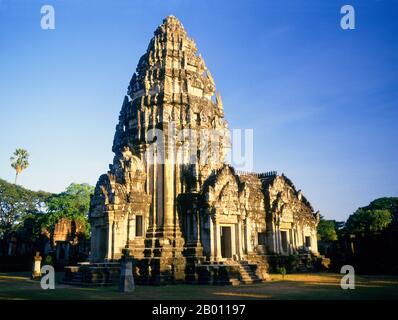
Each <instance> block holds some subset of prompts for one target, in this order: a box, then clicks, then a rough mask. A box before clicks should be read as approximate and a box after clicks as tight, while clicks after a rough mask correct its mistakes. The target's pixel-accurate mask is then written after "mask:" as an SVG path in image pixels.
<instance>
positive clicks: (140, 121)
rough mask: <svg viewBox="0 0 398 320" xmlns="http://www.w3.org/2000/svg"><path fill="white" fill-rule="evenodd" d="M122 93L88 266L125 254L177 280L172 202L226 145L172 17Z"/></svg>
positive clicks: (209, 87)
mask: <svg viewBox="0 0 398 320" xmlns="http://www.w3.org/2000/svg"><path fill="white" fill-rule="evenodd" d="M127 94H128V96H126V97H125V98H124V102H123V105H122V109H121V112H120V116H119V123H118V125H117V127H116V134H115V138H114V143H113V148H112V150H113V152H114V154H115V157H114V160H113V164H112V165H110V171H109V172H108V173H107V174H106V175H103V176H101V178H100V180H99V182H98V184H97V187H96V192H95V195H94V197H93V199H92V203H91V212H90V220H91V224H92V260H93V261H101V260H103V259H108V260H115V259H119V258H120V255H121V252H122V249H123V248H126V249H129V250H131V254H132V255H133V256H134V257H135V258H141V259H144V258H145V259H146V260H145V259H144V260H145V263H147V264H148V267H150V268H148V270H149V271H148V272H152V274H153V275H156V277H159V278H158V279H157V280H159V281H163V278H165V277H166V278H167V277H171V278H173V279H174V280H178V279H182V278H183V277H184V268H185V262H184V261H185V260H184V258H183V255H182V251H183V250H184V239H183V236H182V234H181V228H180V216H179V213H178V205H177V198H178V197H179V196H180V195H181V194H184V193H187V192H199V190H200V189H201V187H202V185H203V183H204V181H205V180H206V179H207V178H208V177H209V175H210V174H211V173H212V172H214V170H217V169H219V168H220V166H221V165H222V164H223V161H224V155H225V152H226V148H227V147H228V145H229V142H228V139H226V137H227V136H228V135H227V134H226V133H227V131H226V129H227V122H226V121H225V120H224V112H223V105H222V101H221V97H220V95H219V94H218V93H217V94H216V92H215V84H214V80H213V78H212V76H211V74H210V72H209V70H207V68H206V65H205V62H204V60H203V58H202V57H201V55H200V54H199V55H198V53H197V48H196V44H195V42H194V41H193V40H192V39H190V38H189V37H188V36H187V33H186V32H185V30H184V28H183V26H182V24H181V23H180V21H179V20H178V19H177V18H175V17H174V16H169V17H167V18H166V19H164V21H163V24H162V25H160V26H159V27H158V28H157V29H156V31H155V33H154V37H153V38H152V39H151V41H150V43H149V46H148V49H147V51H146V53H145V54H144V55H143V56H142V57H141V58H140V60H139V63H138V66H137V70H136V72H135V73H134V74H133V76H132V78H131V81H130V84H129V86H128V92H127ZM203 135H210V136H211V137H207V138H208V139H206V138H205V139H204V138H203ZM215 154H216V156H215ZM157 280H156V281H157ZM168 280H170V279H168Z"/></svg>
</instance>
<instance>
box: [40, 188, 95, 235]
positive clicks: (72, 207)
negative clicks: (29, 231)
mask: <svg viewBox="0 0 398 320" xmlns="http://www.w3.org/2000/svg"><path fill="white" fill-rule="evenodd" d="M93 193H94V187H93V186H90V185H89V184H86V183H83V184H77V183H72V184H71V185H70V186H69V187H68V188H67V189H66V191H65V192H62V193H59V194H55V195H53V196H51V197H50V198H49V199H48V201H47V208H48V214H47V215H46V221H45V223H44V224H45V225H44V226H45V227H46V228H47V229H48V230H49V231H50V232H51V233H52V232H53V230H54V227H55V224H56V223H57V222H58V221H59V219H60V218H69V219H71V220H79V221H82V222H84V225H85V229H86V231H87V233H86V234H87V235H88V231H89V227H90V225H89V223H88V212H89V209H90V199H91V195H92V194H93Z"/></svg>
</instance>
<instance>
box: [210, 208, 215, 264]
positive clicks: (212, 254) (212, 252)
mask: <svg viewBox="0 0 398 320" xmlns="http://www.w3.org/2000/svg"><path fill="white" fill-rule="evenodd" d="M209 220H210V229H209V230H210V261H212V262H213V261H214V260H215V241H214V238H215V230H214V228H215V226H214V223H213V218H212V217H211V216H209Z"/></svg>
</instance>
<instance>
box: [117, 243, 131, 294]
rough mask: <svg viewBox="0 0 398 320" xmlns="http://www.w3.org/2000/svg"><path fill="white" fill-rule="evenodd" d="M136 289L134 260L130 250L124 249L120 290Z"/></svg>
mask: <svg viewBox="0 0 398 320" xmlns="http://www.w3.org/2000/svg"><path fill="white" fill-rule="evenodd" d="M134 290H135V284H134V277H133V262H132V259H131V257H130V256H129V253H128V250H126V249H125V250H123V257H122V263H121V266H120V281H119V291H120V292H132V291H134Z"/></svg>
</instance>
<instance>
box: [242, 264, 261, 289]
mask: <svg viewBox="0 0 398 320" xmlns="http://www.w3.org/2000/svg"><path fill="white" fill-rule="evenodd" d="M255 270H256V266H255V265H251V264H249V263H248V262H247V261H240V262H239V274H240V279H239V280H240V282H241V283H242V284H253V283H259V282H262V280H261V279H260V278H259V277H258V276H257V275H256V271H255Z"/></svg>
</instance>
